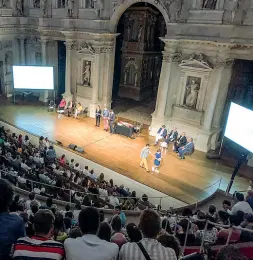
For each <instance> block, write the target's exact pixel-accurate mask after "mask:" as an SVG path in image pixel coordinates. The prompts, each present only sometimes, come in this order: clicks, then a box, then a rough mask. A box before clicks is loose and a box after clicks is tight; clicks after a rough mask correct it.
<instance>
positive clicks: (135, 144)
mask: <svg viewBox="0 0 253 260" xmlns="http://www.w3.org/2000/svg"><path fill="white" fill-rule="evenodd" d="M0 118H1V119H3V120H5V121H7V122H9V123H11V124H13V125H15V126H17V127H19V128H21V129H23V130H25V131H27V132H30V133H32V134H36V135H39V136H41V135H42V136H47V137H48V138H49V139H50V140H52V141H55V140H58V141H61V142H62V143H63V145H64V146H68V145H69V144H70V143H74V144H77V145H78V146H81V147H83V148H84V149H85V152H86V153H85V154H84V155H83V156H84V157H85V158H87V159H90V160H92V161H94V162H97V163H99V164H101V165H103V166H105V167H107V168H110V169H112V170H114V171H116V172H119V173H121V174H123V175H125V176H127V177H129V178H131V179H134V180H136V181H138V182H141V183H143V184H145V185H147V186H149V187H152V188H154V189H156V190H159V191H161V192H163V193H165V194H168V195H170V196H172V197H174V198H176V199H178V200H181V201H183V202H185V203H187V204H192V203H196V202H197V201H200V200H202V199H204V198H206V197H208V196H209V195H210V192H213V191H214V190H215V189H217V185H214V186H213V187H211V188H208V189H206V187H209V186H211V185H212V184H214V183H216V182H217V181H219V180H220V178H222V182H221V186H220V187H221V189H223V190H225V189H226V187H227V184H228V182H229V180H230V177H231V173H232V171H233V168H231V167H228V166H225V165H224V164H223V161H222V160H220V161H210V160H208V159H206V158H205V154H204V153H201V152H198V151H196V152H195V153H194V154H193V155H192V156H191V157H187V158H186V160H179V159H178V157H177V155H176V154H175V153H173V152H172V151H171V147H170V148H169V151H168V153H167V154H166V155H165V156H164V159H163V164H162V166H161V169H160V174H158V175H152V174H150V173H147V172H146V171H145V170H144V169H141V168H140V167H139V163H140V157H139V154H140V151H141V149H142V148H143V147H144V146H145V144H146V143H150V144H153V143H154V138H153V137H151V136H149V135H148V129H144V131H143V132H142V135H141V137H137V138H136V139H129V138H126V137H124V136H119V135H111V134H110V133H107V132H105V131H103V126H102V125H101V126H100V128H97V127H95V126H94V125H95V120H94V119H92V118H88V117H87V118H84V119H79V120H76V119H73V118H68V117H62V118H61V119H59V118H58V115H57V114H56V113H48V112H47V111H46V108H45V107H42V106H33V105H13V104H10V103H7V102H1V104H0ZM156 149H157V148H156V147H153V146H151V152H152V153H153V154H154V153H155V151H156ZM148 161H149V167H150V168H151V166H152V164H153V158H152V157H150V158H149V160H148ZM247 185H248V180H246V179H245V178H242V177H236V180H235V182H234V185H233V188H232V192H233V191H236V190H237V191H238V190H245V189H246V188H247Z"/></svg>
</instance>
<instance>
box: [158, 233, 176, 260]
mask: <svg viewBox="0 0 253 260" xmlns="http://www.w3.org/2000/svg"><path fill="white" fill-rule="evenodd" d="M157 241H158V242H160V243H161V244H162V245H163V246H164V247H169V248H172V249H174V251H175V253H176V256H177V258H179V255H180V252H181V248H180V242H179V241H178V239H177V238H176V237H174V236H172V235H169V234H161V235H159V236H158V237H157Z"/></svg>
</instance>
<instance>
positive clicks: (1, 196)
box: [0, 179, 13, 213]
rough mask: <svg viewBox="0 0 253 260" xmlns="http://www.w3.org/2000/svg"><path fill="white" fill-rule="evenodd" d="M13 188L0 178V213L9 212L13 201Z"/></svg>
mask: <svg viewBox="0 0 253 260" xmlns="http://www.w3.org/2000/svg"><path fill="white" fill-rule="evenodd" d="M12 197H13V190H12V187H11V186H10V185H9V183H7V182H6V181H4V180H3V179H0V213H2V212H7V211H8V209H9V206H10V205H11V203H12Z"/></svg>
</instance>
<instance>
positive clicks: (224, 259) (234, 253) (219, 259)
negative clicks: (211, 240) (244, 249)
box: [216, 245, 247, 260]
mask: <svg viewBox="0 0 253 260" xmlns="http://www.w3.org/2000/svg"><path fill="white" fill-rule="evenodd" d="M216 260H247V257H245V256H243V255H242V253H241V252H240V250H239V249H237V248H234V247H233V246H231V245H228V246H225V247H223V248H221V250H220V251H219V252H218V254H217V256H216Z"/></svg>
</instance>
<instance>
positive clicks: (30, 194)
mask: <svg viewBox="0 0 253 260" xmlns="http://www.w3.org/2000/svg"><path fill="white" fill-rule="evenodd" d="M28 197H29V200H34V199H35V192H30V193H29V195H28Z"/></svg>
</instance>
